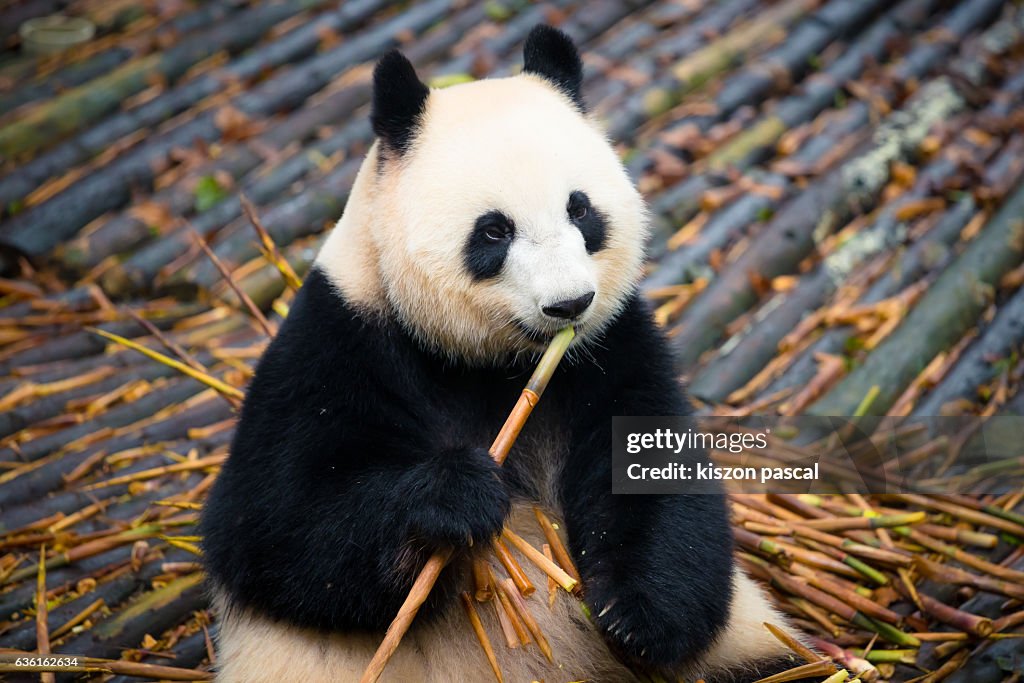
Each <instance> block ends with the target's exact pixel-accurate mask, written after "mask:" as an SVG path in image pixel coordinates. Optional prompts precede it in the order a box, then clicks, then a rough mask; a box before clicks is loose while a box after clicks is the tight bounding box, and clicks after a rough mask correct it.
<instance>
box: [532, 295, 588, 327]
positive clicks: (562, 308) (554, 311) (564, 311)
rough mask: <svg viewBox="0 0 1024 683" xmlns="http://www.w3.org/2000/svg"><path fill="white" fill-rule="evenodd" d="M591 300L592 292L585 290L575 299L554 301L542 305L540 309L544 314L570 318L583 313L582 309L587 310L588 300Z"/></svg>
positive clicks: (564, 318)
mask: <svg viewBox="0 0 1024 683" xmlns="http://www.w3.org/2000/svg"><path fill="white" fill-rule="evenodd" d="M593 300H594V293H593V292H587V293H586V294H584V295H583V296H578V297H576V298H575V299H566V300H565V301H556V302H555V303H553V304H549V305H547V306H544V307H543V308H541V309H540V310H542V311H544V315H549V316H551V317H552V318H560V319H561V320H572V319H573V318H578V317H580V316H581V315H582V314H583V311H585V310H587V307H588V306H590V302H592V301H593Z"/></svg>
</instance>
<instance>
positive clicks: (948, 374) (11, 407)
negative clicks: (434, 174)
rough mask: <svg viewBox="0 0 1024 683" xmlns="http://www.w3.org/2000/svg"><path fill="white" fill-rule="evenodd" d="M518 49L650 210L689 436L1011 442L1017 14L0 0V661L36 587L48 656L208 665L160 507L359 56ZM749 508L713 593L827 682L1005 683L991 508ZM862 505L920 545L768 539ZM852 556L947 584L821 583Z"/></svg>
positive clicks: (341, 177) (1018, 306)
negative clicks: (539, 27) (867, 550)
mask: <svg viewBox="0 0 1024 683" xmlns="http://www.w3.org/2000/svg"><path fill="white" fill-rule="evenodd" d="M537 23H548V24H553V25H556V26H558V27H559V28H561V29H563V30H565V31H566V32H567V33H569V35H570V36H572V37H573V38H574V39H575V40H576V42H577V44H578V45H579V46H580V48H581V51H582V53H583V57H584V64H585V74H586V79H585V85H584V95H585V99H586V100H587V102H588V105H589V107H590V110H591V112H592V114H593V116H594V117H596V118H597V119H598V120H600V121H601V122H603V124H604V125H605V126H606V128H607V129H608V132H609V136H610V138H611V139H612V140H613V141H614V143H615V144H616V145H617V147H618V149H619V151H620V152H621V155H622V158H623V161H624V163H625V164H626V166H627V168H628V170H629V172H630V173H631V174H632V176H633V178H634V179H635V180H636V182H637V183H638V185H639V187H640V188H641V190H642V192H643V193H644V195H645V197H646V198H647V199H648V201H649V202H650V205H651V208H652V220H653V223H654V228H655V229H654V235H653V238H652V240H651V244H650V257H651V259H650V265H649V268H648V271H647V276H646V278H645V280H644V282H643V284H642V287H643V289H644V292H645V294H646V295H647V296H648V298H649V299H650V301H651V305H652V308H653V309H654V311H655V316H656V318H657V320H658V322H659V323H660V324H662V325H663V326H664V327H665V328H666V330H667V332H668V334H669V335H670V338H671V341H672V344H673V346H674V348H675V351H676V353H677V355H678V359H679V367H678V369H679V372H680V375H681V376H682V377H684V378H685V379H686V381H687V382H688V384H689V387H690V391H691V393H692V394H693V396H694V397H695V399H696V400H697V401H698V404H699V407H700V409H701V410H702V412H704V413H709V414H719V415H751V414H773V415H774V414H781V415H799V414H810V415H847V416H849V415H891V416H908V415H937V414H965V413H966V414H976V415H1020V414H1022V411H1024V392H1022V391H1020V387H1021V380H1022V375H1024V361H1022V360H1021V355H1020V352H1021V350H1022V344H1024V290H1022V289H1021V285H1022V283H1024V265H1022V264H1024V219H1022V216H1024V107H1022V101H1024V7H1022V5H1021V3H1020V2H1013V1H1009V0H959V1H956V0H887V1H879V0H718V1H710V0H709V1H703V2H702V1H698V0H654V1H652V2H645V1H642V0H587V1H586V2H579V1H576V0H548V1H547V2H541V3H532V2H526V1H524V0H488V1H486V2H465V1H462V0H427V1H426V2H416V3H391V2H383V1H381V0H345V1H344V2H338V1H337V0H273V1H259V0H252V1H245V0H211V1H209V2H190V1H188V0H65V1H59V0H0V44H2V46H3V52H2V54H0V521H2V527H0V647H5V648H12V649H14V650H25V651H34V650H36V648H37V646H38V644H39V642H40V634H39V631H38V629H37V621H38V618H37V603H38V596H37V593H38V592H39V588H38V581H39V580H40V575H41V573H40V567H41V566H42V567H43V568H44V569H46V570H47V571H46V573H45V577H44V586H45V590H46V598H47V600H46V602H48V603H49V605H50V609H49V612H48V613H46V614H44V617H45V618H44V619H43V620H42V621H43V623H45V624H47V628H48V635H47V637H46V640H49V641H52V649H53V651H55V652H67V653H78V654H82V655H86V654H88V655H91V656H95V657H99V658H105V659H109V660H118V661H120V662H141V663H142V664H143V665H146V664H148V665H161V666H171V667H178V668H184V669H192V668H194V667H197V666H201V667H204V668H206V667H208V665H209V658H210V641H209V638H210V634H211V632H215V629H216V622H215V618H213V616H212V615H211V614H210V613H209V611H208V610H207V605H206V603H205V599H204V596H203V594H202V590H201V584H200V581H201V574H200V573H199V572H198V566H197V564H196V562H197V561H198V559H199V558H198V557H197V555H196V553H197V552H198V547H197V542H198V540H199V539H197V538H196V537H195V536H194V534H195V531H194V528H193V523H194V521H195V516H196V510H197V509H198V507H199V505H200V504H201V501H202V498H203V495H204V492H205V491H206V490H207V489H208V487H209V485H210V484H211V483H212V480H213V477H214V476H215V474H216V471H217V467H218V465H219V463H220V462H222V461H223V458H224V457H225V455H226V452H227V444H228V442H229V440H230V437H231V433H232V429H233V424H234V415H235V411H236V410H237V407H238V405H239V404H240V400H241V398H242V397H243V395H244V394H243V391H244V386H245V384H246V382H247V380H248V378H249V377H250V376H251V373H252V368H253V366H254V363H255V360H256V359H257V358H258V357H259V354H260V352H261V351H262V349H263V348H264V346H265V344H266V342H267V339H268V338H269V337H270V336H271V335H272V334H273V333H274V332H275V331H276V329H277V326H278V325H279V323H280V320H281V319H282V317H283V316H285V315H287V311H288V304H289V302H290V301H291V298H292V297H293V296H294V291H295V288H296V287H297V285H298V283H299V282H300V280H301V277H302V275H303V274H304V273H305V271H306V270H307V269H308V267H309V264H310V262H311V261H312V259H313V257H314V256H315V254H316V252H317V249H318V247H319V245H320V244H321V242H322V240H323V238H324V234H325V231H326V230H327V229H329V227H330V226H331V225H332V224H333V222H334V221H336V220H337V218H338V217H339V216H340V214H341V212H342V210H343V208H344V205H345V200H346V197H347V194H348V192H349V190H350V187H351V184H352V181H353V179H354V176H355V173H356V171H357V169H358V166H359V164H360V162H361V159H362V155H363V154H364V153H365V151H366V150H367V148H368V146H369V145H370V143H371V142H372V134H371V130H370V126H369V123H368V120H367V115H368V112H367V103H368V98H369V92H370V91H369V78H370V75H371V71H372V66H373V63H374V61H375V60H376V59H377V58H378V57H379V56H380V55H382V54H383V53H384V52H385V51H386V50H388V49H389V48H392V47H396V46H397V47H400V48H402V49H403V51H404V52H405V53H406V54H407V55H408V56H409V58H410V59H411V60H412V61H413V62H414V63H415V64H416V66H417V68H418V70H419V71H420V74H421V76H422V77H423V78H424V80H426V81H427V82H428V83H429V84H430V85H432V86H435V87H446V86H450V85H454V84H457V83H460V82H464V81H467V80H471V79H475V78H482V77H487V76H501V75H508V74H512V73H515V72H517V71H518V70H519V68H520V65H521V49H522V41H523V39H524V38H525V36H526V34H527V33H528V31H529V30H530V29H531V28H532V27H533V26H534V25H536V24H537ZM1018 474H1019V472H1018ZM762 498H764V497H762ZM762 498H756V499H751V500H748V501H746V502H745V503H735V505H736V506H737V507H736V508H735V509H736V511H737V520H738V521H737V528H740V529H742V533H741V535H740V537H738V540H739V541H740V545H741V546H742V548H743V550H744V552H749V553H752V554H751V556H750V557H752V558H754V559H753V560H751V559H747V560H746V562H747V563H748V565H749V566H755V565H756V564H757V562H758V561H762V562H763V561H766V560H771V561H773V562H778V564H777V565H773V566H772V567H771V570H770V571H769V570H763V571H761V572H760V574H759V576H760V578H763V579H765V580H766V581H770V582H771V583H773V584H774V586H775V588H776V589H777V593H776V598H777V599H778V601H779V604H780V606H782V607H783V609H785V610H786V611H788V612H791V613H794V614H795V615H796V617H797V618H798V619H799V620H800V623H801V625H803V626H804V627H805V628H807V629H808V630H809V631H811V632H812V633H814V634H815V635H816V636H818V637H820V638H822V639H824V640H827V641H828V642H830V643H833V648H838V649H832V650H829V651H828V654H830V655H832V656H834V657H836V658H837V660H838V661H844V658H846V660H845V661H847V662H855V663H854V664H849V663H847V664H846V665H847V666H848V668H850V669H851V671H853V670H859V669H857V667H861V668H864V666H870V667H871V669H872V670H874V672H875V673H874V674H871V673H870V672H869V674H868V675H867V676H866V677H865V678H864V680H869V678H870V676H872V675H874V677H875V678H876V679H878V678H882V679H889V680H901V681H903V680H910V679H914V678H917V677H921V676H929V675H931V676H932V677H931V678H927V680H929V681H937V680H941V679H947V678H948V680H955V681H962V682H965V683H967V682H976V681H993V682H997V681H1004V680H1005V681H1017V680H1019V679H1020V677H1021V675H1022V668H1021V661H1022V660H1021V659H1020V654H1021V652H1020V649H1019V648H1020V645H1019V643H1020V641H1019V639H1016V638H1004V637H999V635H998V634H999V633H1004V634H1005V633H1006V632H1008V631H1013V630H1015V628H1016V627H1017V625H1019V624H1020V623H1021V621H1024V612H1022V611H1021V610H1020V600H1021V599H1024V594H1022V592H1021V591H1020V585H1021V584H1022V583H1024V581H1022V580H1024V573H1022V571H1024V554H1022V553H1021V552H1020V551H1019V548H1020V540H1021V539H1024V518H1022V517H1020V516H1019V515H1018V514H1017V513H1016V512H1015V510H1016V509H1017V506H1018V504H1019V502H1020V498H1021V496H1020V495H1016V496H1013V497H1006V496H1003V497H1001V498H991V499H985V498H978V499H970V500H963V499H960V498H953V499H950V500H943V501H939V503H940V504H939V505H936V500H933V499H914V498H909V499H901V500H895V501H890V500H885V501H874V500H872V501H867V500H863V499H861V500H860V501H852V502H851V501H845V502H844V503H842V504H840V503H834V504H832V503H830V504H828V505H824V506H822V505H821V504H820V501H819V502H818V503H814V502H813V501H809V500H802V501H801V500H795V501H788V502H787V501H772V500H767V499H762ZM929 501H930V502H929ZM858 506H860V507H858ZM875 508H877V509H875ZM851 510H855V511H856V512H851ZM893 511H895V512H896V513H906V512H908V511H924V512H925V513H927V520H926V522H925V523H926V524H927V528H923V529H917V530H916V531H914V530H911V531H913V533H915V534H917V536H916V537H914V538H913V539H910V537H909V536H906V535H901V533H897V532H893V533H891V534H890V533H884V532H878V533H876V531H872V530H868V531H864V530H863V529H853V530H844V534H840V535H839V536H832V538H831V539H829V540H822V539H821V538H817V539H814V538H807V537H806V536H804V537H799V534H797V536H798V537H799V539H798V540H794V539H792V538H790V536H792V535H793V530H792V528H790V526H791V523H792V522H793V521H794V518H796V520H797V521H799V520H813V519H819V518H822V517H833V516H837V517H844V516H851V515H854V516H857V515H860V516H863V515H867V514H868V513H872V512H874V513H876V514H877V513H882V514H885V513H887V512H893ZM840 526H841V525H840ZM901 528H906V527H901ZM883 531H884V530H883ZM862 532H863V533H862ZM851 533H852V534H853V535H852V536H851V535H850V534H851ZM864 534H866V536H865V535H864ZM751 535H753V537H751ZM773 536H782V537H784V538H785V539H789V540H784V541H780V543H781V546H780V545H773V546H771V548H774V549H771V548H769V546H766V545H765V544H764V543H765V540H766V539H767V538H769V537H773ZM840 536H841V537H840ZM836 539H838V544H837V542H836ZM908 539H910V540H908ZM869 540H871V541H872V544H873V545H877V546H879V547H883V548H889V547H894V548H897V549H898V550H900V551H902V552H906V553H909V554H911V555H913V554H914V553H919V554H920V555H921V556H929V557H933V558H944V559H950V558H952V559H953V560H956V563H955V566H954V567H953V568H950V567H946V565H938V564H937V563H934V562H933V564H936V566H938V567H939V569H936V568H935V567H932V566H931V565H921V566H918V565H915V564H913V562H912V561H910V560H908V561H907V562H906V563H895V564H891V563H890V564H887V563H886V562H884V561H881V566H880V568H879V569H880V570H881V572H882V573H880V574H878V575H877V576H872V575H871V574H864V573H863V572H862V571H860V570H857V569H849V565H850V563H849V562H848V561H847V560H848V559H849V555H847V554H846V551H844V550H841V549H840V548H841V547H843V543H844V542H845V541H850V542H854V541H855V542H856V543H859V544H861V545H870V544H869V543H868V541H869ZM767 542H768V543H769V544H771V543H772V542H771V541H767ZM815 544H816V545H815ZM41 553H42V556H43V557H45V558H46V561H45V562H44V563H42V565H41V564H40V562H39V558H40V556H41V555H40V554H41ZM780 558H784V559H785V562H782V561H781V560H780ZM822 558H824V559H822ZM826 560H828V562H826ZM891 560H892V558H891V557H889V561H890V562H891ZM915 561H916V560H915ZM927 561H928V562H932V560H930V559H929V560H927ZM790 566H796V567H797V570H795V573H791V572H790V570H789V567H790ZM837 566H838V568H837ZM778 567H783V568H785V571H784V572H782V571H780V570H779V569H778ZM807 567H812V568H814V570H815V571H821V572H825V573H828V572H834V573H833V574H828V576H829V577H831V578H828V579H827V582H830V583H828V586H829V587H830V588H831V589H833V590H831V592H830V591H829V589H828V588H825V589H821V588H817V589H815V590H817V592H811V591H808V590H807V587H808V586H812V584H811V583H808V582H809V581H810V579H809V578H808V577H807V576H806V575H804V574H801V573H800V571H799V570H800V569H801V568H803V569H806V568H807ZM842 567H846V569H843V568H842ZM922 567H925V568H924V569H922ZM928 567H930V569H928ZM956 572H960V573H956ZM755 573H757V572H755ZM780 576H781V577H782V578H780ZM787 577H788V578H787ZM793 577H796V578H793ZM880 579H884V581H883V580H880ZM812 587H813V586H812ZM822 590H824V592H825V593H826V594H827V595H826V597H829V596H831V597H832V598H833V600H839V602H840V603H841V604H842V605H844V606H845V607H840V606H838V605H836V604H834V603H833V602H828V601H827V600H825V601H823V600H822V598H821V596H820V593H821V592H822ZM858 595H859V596H861V598H862V599H864V600H867V601H868V602H869V603H871V604H874V605H877V606H878V609H880V610H885V611H872V610H873V609H874V608H872V607H869V606H867V605H864V604H863V603H861V602H858V600H857V597H856V596H858ZM890 607H891V608H892V609H890ZM851 610H852V611H851ZM863 610H867V612H866V614H867V616H869V617H871V618H872V619H875V621H874V622H871V623H873V624H874V623H876V622H877V623H881V624H883V626H882V627H876V628H875V629H874V630H872V629H870V628H867V627H865V626H864V624H863V622H862V621H858V619H859V617H857V616H856V615H859V614H862V612H863ZM979 620H981V621H979ZM993 624H995V625H996V626H997V627H998V628H994V627H993ZM993 630H995V631H996V636H993V635H992V633H993ZM936 633H945V634H947V635H945V636H941V637H940V636H936V635H935V634H936ZM899 634H903V635H899ZM912 634H918V635H912ZM922 635H923V637H922ZM904 636H909V637H904ZM865 650H866V651H865ZM882 652H886V654H880V653H882ZM972 655H973V656H972ZM851 658H852V659H851ZM867 660H871V662H872V663H871V664H868V663H867ZM126 665H127V664H116V665H115V664H110V663H107V664H105V666H107V667H108V668H109V667H111V666H113V667H114V668H115V669H117V667H118V666H121V667H122V668H121V669H118V671H122V672H123V671H124V670H125V669H123V667H124V666H126ZM135 671H136V672H138V671H143V672H144V673H148V674H151V675H152V676H154V677H159V674H161V673H167V672H160V671H156V670H154V669H145V666H142V667H141V668H140V669H137V670H135ZM936 671H937V672H938V673H937V674H930V673H929V672H936ZM96 675H97V676H107V677H109V674H96ZM197 675H198V674H197ZM822 678H824V676H822ZM117 680H122V679H121V678H117ZM920 680H925V679H924V678H922V679H920Z"/></svg>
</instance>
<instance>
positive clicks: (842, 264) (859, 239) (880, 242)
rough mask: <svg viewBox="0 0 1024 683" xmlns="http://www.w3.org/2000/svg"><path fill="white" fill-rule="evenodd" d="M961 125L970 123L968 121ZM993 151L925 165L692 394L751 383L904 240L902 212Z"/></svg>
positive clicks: (972, 151)
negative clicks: (861, 272)
mask: <svg viewBox="0 0 1024 683" xmlns="http://www.w3.org/2000/svg"><path fill="white" fill-rule="evenodd" d="M963 124H964V125H965V126H966V125H970V121H964V122H963ZM993 147H994V146H993V145H989V146H987V147H984V148H978V147H973V146H967V145H965V146H962V147H957V148H955V152H954V153H952V154H950V155H942V156H940V157H937V158H936V159H935V160H934V161H933V162H932V163H929V164H927V165H925V166H924V167H923V168H922V170H921V171H920V172H919V174H918V178H917V181H916V182H915V184H914V186H913V187H912V188H911V189H910V190H908V191H907V192H906V193H905V194H903V195H902V196H901V197H900V198H899V199H898V200H896V201H894V202H890V203H889V204H886V205H885V206H884V207H882V209H881V210H880V212H879V215H878V218H877V219H875V220H874V221H873V222H872V223H871V224H870V225H868V226H866V227H864V228H861V229H859V230H857V232H856V233H855V234H852V235H851V236H850V237H849V238H848V239H846V240H844V241H843V243H842V244H841V245H839V247H837V248H836V249H835V250H834V251H833V252H832V253H830V254H828V255H827V256H826V257H825V258H824V259H823V260H822V262H821V263H820V264H819V265H818V266H817V267H816V268H815V269H814V270H813V271H811V272H810V273H807V274H806V275H804V276H802V277H801V279H800V282H799V284H798V285H797V286H796V287H794V288H793V289H791V290H789V291H786V292H780V293H778V294H776V295H775V297H774V298H773V299H771V300H769V301H768V302H767V303H766V304H765V306H764V308H763V309H762V311H761V312H759V314H758V315H757V316H756V317H755V319H754V322H753V324H752V326H751V329H750V330H749V331H745V332H741V333H738V335H737V336H736V337H735V338H734V340H733V341H731V342H730V343H728V344H727V348H728V351H726V352H723V353H721V354H720V355H719V356H717V357H716V358H715V359H714V360H712V361H711V362H710V363H708V364H707V365H705V366H704V367H703V368H702V369H701V371H700V372H699V373H698V374H697V375H695V376H694V378H693V379H692V380H691V382H690V386H689V389H690V392H691V393H692V394H693V395H694V396H697V397H698V398H700V399H701V400H703V401H708V402H718V401H722V400H723V399H724V398H725V397H726V396H728V395H729V394H730V393H732V392H733V391H735V390H736V389H739V388H740V387H742V386H743V385H745V384H746V383H747V382H748V381H750V380H751V379H752V378H753V377H754V376H755V375H757V373H758V372H760V371H761V370H762V369H763V368H764V367H765V365H766V364H767V363H768V362H769V361H770V360H771V359H772V358H773V357H774V356H775V354H776V353H777V352H778V349H779V344H780V343H781V342H782V340H783V338H784V337H785V336H786V335H787V334H789V333H790V332H792V331H793V329H794V328H795V327H796V326H797V325H798V324H799V322H800V321H801V319H803V317H804V315H805V314H806V313H807V312H808V311H814V310H816V309H818V308H819V307H820V306H822V305H823V304H824V303H825V302H826V301H827V300H828V298H829V297H830V296H831V295H832V294H833V293H834V292H835V291H836V290H837V289H838V288H839V287H841V286H842V285H843V283H844V282H845V281H846V280H847V278H848V276H849V275H850V273H851V272H853V271H854V269H856V268H857V267H858V266H860V264H861V263H863V262H865V261H867V260H868V259H871V258H873V257H875V256H876V255H878V254H880V253H882V252H888V251H890V250H894V249H896V248H898V247H899V246H900V245H901V244H902V243H903V242H904V241H905V240H906V235H907V231H908V230H909V229H910V220H912V218H905V217H904V213H903V210H904V208H906V207H909V206H910V205H912V204H913V203H914V202H916V201H917V200H921V199H923V198H926V197H929V196H931V195H932V193H933V192H934V188H935V187H937V186H941V185H942V184H943V183H944V182H945V181H946V180H947V179H948V178H951V177H952V176H953V175H954V174H955V173H957V172H959V171H960V170H961V169H962V168H963V166H971V165H976V166H978V167H981V166H984V164H985V162H986V160H987V159H988V157H989V156H990V154H991V152H993V151H994V149H993ZM962 165H963V166H962ZM940 202H941V200H940Z"/></svg>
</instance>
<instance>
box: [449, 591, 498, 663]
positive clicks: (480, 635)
mask: <svg viewBox="0 0 1024 683" xmlns="http://www.w3.org/2000/svg"><path fill="white" fill-rule="evenodd" d="M459 597H460V598H461V599H462V606H463V607H465V608H466V616H468V617H469V623H470V624H472V625H473V632H474V633H476V638H477V640H479V641H480V647H482V648H483V649H484V655H485V656H486V657H487V663H488V664H490V665H491V671H493V672H494V677H495V678H496V679H497V680H498V683H505V677H504V676H502V675H501V667H499V666H498V658H497V657H496V656H495V655H494V648H493V647H492V646H491V640H490V638H488V637H487V631H485V630H484V625H483V623H482V622H481V621H480V615H479V614H477V611H476V605H474V604H473V598H471V597H470V595H469V593H466V592H462V593H461V594H460V595H459Z"/></svg>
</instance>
